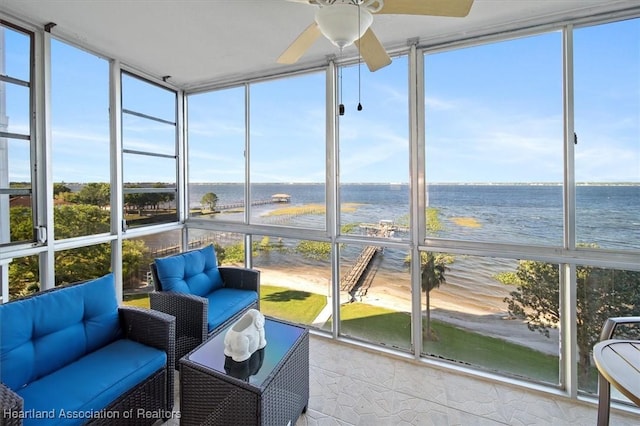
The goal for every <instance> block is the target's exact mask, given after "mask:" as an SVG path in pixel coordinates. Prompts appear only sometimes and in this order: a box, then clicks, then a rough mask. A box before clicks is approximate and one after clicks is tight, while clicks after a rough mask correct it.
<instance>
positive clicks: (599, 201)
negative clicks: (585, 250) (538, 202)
mask: <svg viewBox="0 0 640 426" xmlns="http://www.w3.org/2000/svg"><path fill="white" fill-rule="evenodd" d="M574 55H575V61H574V68H575V79H574V84H575V129H576V134H577V138H578V142H577V144H576V145H575V164H576V168H575V169H576V171H575V174H576V182H577V183H578V187H577V188H576V238H577V244H582V245H589V246H592V247H593V246H596V247H599V248H608V249H612V248H613V249H636V250H637V249H640V226H639V225H640V143H638V141H640V79H638V75H640V19H632V20H629V21H621V22H615V23H611V24H606V25H599V26H593V27H587V28H581V29H577V30H576V31H575V36H574ZM603 58H606V60H603Z"/></svg>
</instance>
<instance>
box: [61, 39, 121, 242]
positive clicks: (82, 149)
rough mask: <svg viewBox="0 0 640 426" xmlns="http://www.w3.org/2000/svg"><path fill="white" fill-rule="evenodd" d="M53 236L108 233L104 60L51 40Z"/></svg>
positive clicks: (107, 127)
mask: <svg viewBox="0 0 640 426" xmlns="http://www.w3.org/2000/svg"><path fill="white" fill-rule="evenodd" d="M51 84H52V88H51V105H52V110H51V126H52V136H53V143H52V158H53V166H52V169H53V180H54V187H53V191H54V204H55V208H54V222H55V238H56V239H57V240H58V239H63V238H73V237H80V236H84V235H91V234H94V233H103V232H109V230H110V225H109V223H110V214H109V205H110V204H111V199H110V193H111V191H110V185H109V179H110V178H109V170H110V168H109V167H110V166H109V155H110V150H109V146H110V143H109V64H108V63H107V61H105V60H104V59H100V58H98V57H96V56H94V55H91V54H89V53H87V52H85V51H84V50H80V49H76V48H74V47H72V46H69V45H67V44H65V43H62V42H59V41H56V40H52V41H51Z"/></svg>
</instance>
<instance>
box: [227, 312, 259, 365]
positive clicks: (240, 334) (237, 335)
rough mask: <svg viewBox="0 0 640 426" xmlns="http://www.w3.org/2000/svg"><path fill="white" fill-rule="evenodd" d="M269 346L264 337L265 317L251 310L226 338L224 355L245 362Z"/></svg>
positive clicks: (232, 327) (231, 329) (234, 325)
mask: <svg viewBox="0 0 640 426" xmlns="http://www.w3.org/2000/svg"><path fill="white" fill-rule="evenodd" d="M266 345H267V341H266V339H265V337H264V315H262V314H261V313H260V311H258V310H256V309H249V310H248V311H247V312H246V313H245V314H244V315H243V316H242V317H241V318H240V319H239V320H238V321H237V322H236V323H235V324H233V325H232V326H231V328H230V329H229V331H227V334H226V335H225V336H224V354H225V355H227V356H230V357H231V358H232V359H233V360H234V361H237V362H240V361H245V360H247V359H249V358H250V357H251V354H253V353H254V352H255V351H257V350H258V349H262V348H264V347H265V346H266Z"/></svg>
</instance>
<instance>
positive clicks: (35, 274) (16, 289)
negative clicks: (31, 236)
mask: <svg viewBox="0 0 640 426" xmlns="http://www.w3.org/2000/svg"><path fill="white" fill-rule="evenodd" d="M39 264H40V262H39V258H38V256H37V255H34V256H25V257H17V258H14V259H13V260H12V261H11V263H9V300H12V299H15V298H17V297H22V296H27V295H29V294H31V293H35V292H36V291H38V290H39V289H40V272H39ZM3 297H4V295H3Z"/></svg>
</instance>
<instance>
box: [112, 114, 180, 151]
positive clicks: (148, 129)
mask: <svg viewBox="0 0 640 426" xmlns="http://www.w3.org/2000/svg"><path fill="white" fill-rule="evenodd" d="M122 146H123V148H124V149H130V150H133V151H142V152H154V153H158V154H166V155H176V126H175V125H173V124H166V123H160V122H158V121H154V120H149V119H147V118H142V117H138V116H135V115H130V114H126V113H124V114H122Z"/></svg>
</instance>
